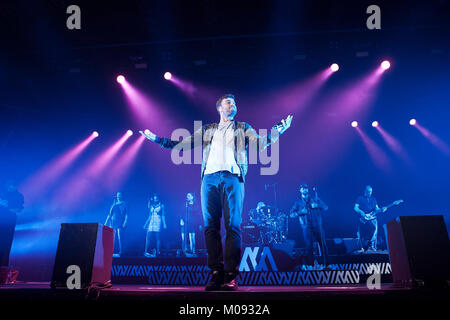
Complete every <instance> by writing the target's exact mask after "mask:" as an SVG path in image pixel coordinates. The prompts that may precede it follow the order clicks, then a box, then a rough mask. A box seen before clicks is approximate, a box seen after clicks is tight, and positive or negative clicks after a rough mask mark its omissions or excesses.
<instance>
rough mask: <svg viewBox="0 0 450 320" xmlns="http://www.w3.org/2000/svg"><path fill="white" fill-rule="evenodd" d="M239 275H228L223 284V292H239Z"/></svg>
mask: <svg viewBox="0 0 450 320" xmlns="http://www.w3.org/2000/svg"><path fill="white" fill-rule="evenodd" d="M237 276H238V275H237V273H234V272H232V273H226V274H225V277H224V281H223V284H222V288H221V289H222V290H224V291H237V290H238V289H239V286H238V281H237Z"/></svg>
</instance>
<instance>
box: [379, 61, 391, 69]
mask: <svg viewBox="0 0 450 320" xmlns="http://www.w3.org/2000/svg"><path fill="white" fill-rule="evenodd" d="M390 67H391V63H390V62H389V61H388V60H384V61H383V62H382V63H381V68H383V69H384V70H387V69H389V68H390Z"/></svg>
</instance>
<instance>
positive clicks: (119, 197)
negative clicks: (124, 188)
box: [116, 192, 122, 201]
mask: <svg viewBox="0 0 450 320" xmlns="http://www.w3.org/2000/svg"><path fill="white" fill-rule="evenodd" d="M116 198H117V200H119V201H120V200H122V193H121V192H117V194H116Z"/></svg>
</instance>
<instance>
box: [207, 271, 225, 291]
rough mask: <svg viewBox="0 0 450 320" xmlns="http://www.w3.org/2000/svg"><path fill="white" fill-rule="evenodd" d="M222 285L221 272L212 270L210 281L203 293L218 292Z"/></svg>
mask: <svg viewBox="0 0 450 320" xmlns="http://www.w3.org/2000/svg"><path fill="white" fill-rule="evenodd" d="M222 284H223V272H221V271H219V270H214V271H213V272H211V279H210V280H209V282H208V283H207V284H206V286H205V291H218V290H220V289H221V287H222Z"/></svg>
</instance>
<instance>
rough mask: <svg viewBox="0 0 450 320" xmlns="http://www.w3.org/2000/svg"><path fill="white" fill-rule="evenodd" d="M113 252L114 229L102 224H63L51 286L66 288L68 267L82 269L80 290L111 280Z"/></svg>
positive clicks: (69, 273) (68, 273)
mask: <svg viewBox="0 0 450 320" xmlns="http://www.w3.org/2000/svg"><path fill="white" fill-rule="evenodd" d="M113 249H114V230H113V229H111V228H109V227H107V226H104V225H102V224H99V223H62V224H61V231H60V233H59V241H58V249H57V251H56V258H55V265H54V267H53V276H52V281H51V283H50V285H51V287H52V288H56V287H64V288H66V287H67V279H68V277H69V276H71V272H70V269H69V272H68V267H69V266H77V267H79V270H80V271H81V272H80V279H81V281H80V282H81V288H86V287H89V285H91V284H92V283H105V282H107V281H109V280H110V279H111V265H112V255H113ZM72 272H73V271H72Z"/></svg>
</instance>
